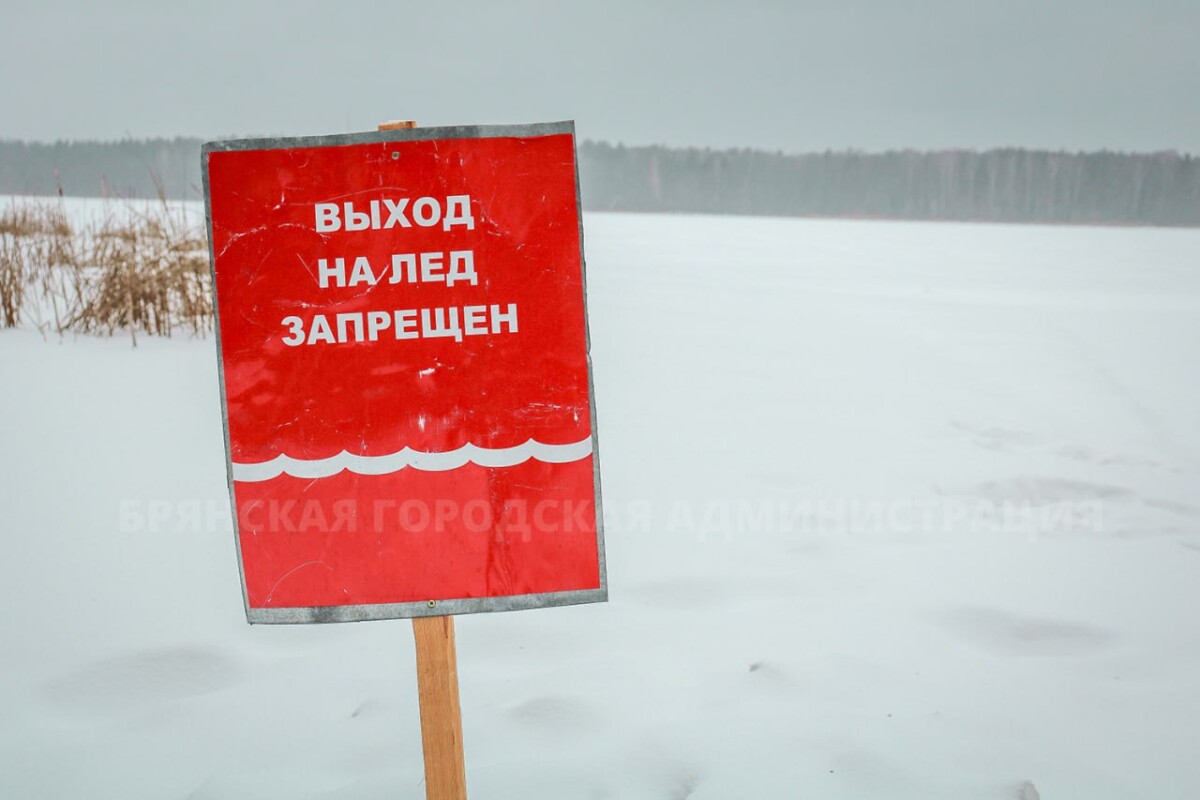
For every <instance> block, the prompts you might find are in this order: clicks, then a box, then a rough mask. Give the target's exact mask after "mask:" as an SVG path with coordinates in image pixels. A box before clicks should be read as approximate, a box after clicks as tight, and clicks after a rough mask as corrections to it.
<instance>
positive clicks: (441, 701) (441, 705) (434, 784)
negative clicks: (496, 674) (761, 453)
mask: <svg viewBox="0 0 1200 800" xmlns="http://www.w3.org/2000/svg"><path fill="white" fill-rule="evenodd" d="M412 623H413V639H414V640H415V641H416V644H417V692H418V694H419V695H420V698H421V746H422V748H423V749H424V751H425V797H426V799H427V800H466V797H467V772H466V763H465V761H464V759H463V738H462V711H461V709H460V708H459V705H458V660H457V657H456V655H455V651H454V617H413V621H412Z"/></svg>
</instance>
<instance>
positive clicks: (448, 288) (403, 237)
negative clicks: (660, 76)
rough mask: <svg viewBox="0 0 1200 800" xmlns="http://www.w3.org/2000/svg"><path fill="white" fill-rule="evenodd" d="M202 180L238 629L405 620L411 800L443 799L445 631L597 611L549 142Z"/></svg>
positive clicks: (246, 160)
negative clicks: (416, 792) (242, 614)
mask: <svg viewBox="0 0 1200 800" xmlns="http://www.w3.org/2000/svg"><path fill="white" fill-rule="evenodd" d="M203 158H204V179H205V196H206V200H207V204H208V223H209V239H210V242H211V247H212V266H213V277H214V287H215V292H216V300H217V315H218V341H219V347H218V350H219V359H220V367H221V383H222V403H223V407H224V411H225V420H226V451H227V455H228V464H227V466H228V473H229V485H230V493H231V497H232V501H233V508H234V522H235V531H236V534H237V544H238V554H239V559H240V566H241V574H242V589H243V595H244V600H245V605H246V615H247V618H248V620H249V621H250V622H252V623H258V622H264V623H314V622H348V621H358V620H372V619H389V618H398V617H412V618H413V622H414V634H415V636H416V640H417V655H418V672H419V678H420V682H421V686H420V689H421V701H422V709H421V715H422V732H423V739H424V746H425V763H426V777H427V794H428V796H429V797H461V796H465V787H464V786H463V779H462V774H463V768H462V749H461V748H462V741H461V727H460V723H459V722H458V689H457V676H456V666H455V661H454V629H453V619H452V617H450V616H448V615H451V614H459V613H472V612H484V611H507V610H517V609H528V608H537V607H542V606H554V605H566V604H572V603H588V602H601V601H603V600H605V599H606V597H607V582H606V579H605V567H604V547H603V532H602V525H601V513H600V485H599V465H598V461H597V453H596V432H595V409H594V406H593V402H592V396H593V394H592V382H591V368H590V360H589V357H588V340H587V320H586V306H585V294H584V272H583V253H582V233H581V225H580V212H579V202H578V189H577V176H576V158H575V138H574V126H573V124H572V123H547V124H535V125H524V126H478V127H453V128H414V127H412V126H411V124H405V123H389V124H387V125H384V126H381V130H379V131H375V132H369V133H359V134H347V135H339V136H323V137H311V138H296V139H255V140H234V141H221V142H213V143H210V144H207V145H205V147H204V154H203ZM422 618H427V619H422ZM427 716H428V719H427ZM450 717H452V719H450ZM439 726H440V727H439ZM431 751H432V752H431ZM455 759H457V761H455Z"/></svg>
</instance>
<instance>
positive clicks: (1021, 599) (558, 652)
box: [0, 214, 1200, 800]
mask: <svg viewBox="0 0 1200 800" xmlns="http://www.w3.org/2000/svg"><path fill="white" fill-rule="evenodd" d="M584 224H585V236H586V242H585V244H586V252H587V261H588V280H589V292H590V297H589V303H590V314H591V333H592V341H593V358H594V367H595V381H596V394H597V411H598V417H599V419H598V424H599V425H598V427H599V434H600V435H599V440H600V448H599V452H600V459H601V465H602V471H603V485H604V492H605V497H604V500H605V508H606V520H607V526H606V527H607V531H606V540H607V549H608V560H609V561H608V574H609V584H610V593H611V602H609V603H608V604H606V605H596V606H580V607H572V608H559V609H547V610H540V611H530V612H520V613H513V614H499V615H486V616H475V617H462V618H459V620H458V648H459V674H460V682H461V695H462V705H463V717H464V726H465V733H464V735H465V739H466V747H467V770H468V784H469V787H470V791H471V795H472V796H473V797H477V798H485V797H490V798H547V799H550V798H553V799H554V800H559V799H561V798H619V799H624V798H661V799H662V800H683V799H684V798H691V799H692V800H704V799H711V800H727V799H728V798H793V797H819V798H854V799H855V800H858V799H861V800H880V798H914V799H916V798H920V799H921V800H926V799H928V798H946V800H952V799H953V800H961V799H962V798H996V799H997V800H1000V799H1001V798H1018V797H1022V792H1024V796H1025V797H1026V798H1029V797H1033V796H1034V794H1032V793H1033V792H1034V791H1035V790H1034V789H1033V788H1032V787H1034V786H1036V791H1037V792H1038V793H1040V796H1041V797H1042V798H1047V800H1048V799H1049V798H1089V800H1104V799H1106V798H1111V799H1112V800H1126V799H1127V798H1130V797H1144V798H1156V800H1165V799H1167V798H1181V799H1182V798H1194V797H1196V796H1198V795H1200V766H1197V759H1196V753H1195V745H1196V742H1197V741H1200V626H1198V625H1197V624H1196V622H1195V619H1194V616H1195V610H1196V608H1197V607H1198V605H1200V368H1198V365H1200V259H1198V256H1200V231H1196V230H1156V229H1117V228H1071V227H1016V226H1005V225H967V224H921V223H891V222H854V221H816V220H779V219H747V218H719V217H700V216H697V217H681V216H634V215H619V214H591V215H588V216H586V217H585V220H584ZM214 346H215V345H214V340H213V339H212V338H209V339H207V340H202V339H190V338H187V337H186V336H185V337H182V338H175V339H170V340H163V339H152V338H147V337H139V346H138V348H137V349H131V348H130V345H129V340H128V339H127V338H124V337H120V336H118V337H115V338H112V339H101V338H89V337H67V339H66V340H63V341H59V340H57V339H54V338H51V339H50V340H45V339H44V338H43V336H42V335H41V334H40V333H38V332H36V331H34V330H29V329H25V330H15V331H0V367H2V374H3V379H2V380H0V418H2V419H3V422H2V423H0V425H2V426H3V433H2V436H0V441H2V442H3V451H4V459H3V467H0V469H2V470H3V473H2V474H0V477H2V480H0V486H3V489H2V495H3V497H4V503H3V508H4V512H5V513H4V515H3V523H2V526H3V527H2V531H3V534H4V537H3V540H4V543H5V545H6V552H5V557H4V558H3V559H2V560H0V602H2V603H3V605H4V607H5V608H6V609H7V613H6V614H5V615H4V618H3V621H2V622H0V703H2V705H3V707H4V709H5V713H4V715H3V721H2V722H0V774H2V775H3V777H2V778H0V786H2V787H3V789H2V791H0V794H4V795H6V796H12V797H44V798H81V797H122V798H127V799H128V800H134V799H135V798H147V799H150V798H154V799H155V800H158V799H160V798H169V797H179V798H184V797H187V798H195V799H196V800H207V799H209V798H279V797H288V798H314V799H315V798H385V797H387V798H395V797H412V798H420V797H423V796H424V788H423V786H422V783H421V782H422V762H421V751H420V732H419V722H418V716H417V706H416V702H417V695H416V685H415V674H414V666H413V652H412V635H411V632H410V626H409V624H408V623H407V622H405V621H393V622H375V623H362V624H354V625H340V626H307V627H255V628H250V627H249V626H248V625H246V623H245V619H244V615H243V610H242V599H241V593H240V588H239V584H238V572H237V559H236V554H235V549H234V540H233V533H232V530H231V524H230V520H229V512H228V501H227V498H226V487H225V466H224V452H223V443H222V435H221V421H220V406H219V400H218V389H217V373H216V357H215V353H214Z"/></svg>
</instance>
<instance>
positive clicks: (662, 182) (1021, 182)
mask: <svg viewBox="0 0 1200 800" xmlns="http://www.w3.org/2000/svg"><path fill="white" fill-rule="evenodd" d="M200 144H201V142H200V140H198V139H189V138H175V139H148V140H136V139H127V140H124V141H119V142H94V141H91V142H58V143H54V144H40V143H27V142H16V141H0V194H32V195H53V194H56V193H62V194H65V195H69V196H81V197H96V196H115V197H154V196H156V195H159V194H162V195H164V196H166V197H171V198H181V199H200V196H201V190H200V156H199V152H200ZM579 171H580V184H581V192H582V198H583V205H584V208H586V209H595V210H612V211H647V212H684V213H706V214H743V215H764V216H810V217H859V218H880V219H921V220H935V219H947V220H977V221H1000V222H1041V223H1093V224H1118V225H1175V226H1196V225H1200V159H1197V158H1196V157H1193V156H1191V155H1187V154H1179V153H1176V152H1173V151H1168V152H1159V153H1120V152H1108V151H1101V152H1090V153H1069V152H1062V151H1058V152H1052V151H1044V150H1028V149H1017V148H1006V149H995V150H987V151H970V150H947V151H916V150H900V151H891V152H883V153H866V152H858V151H827V152H823V153H809V154H801V155H789V154H784V153H781V152H766V151H762V150H750V149H737V150H712V149H695V148H672V147H665V146H646V147H627V146H623V145H611V144H606V143H599V142H590V141H585V142H582V143H581V144H580V146H579Z"/></svg>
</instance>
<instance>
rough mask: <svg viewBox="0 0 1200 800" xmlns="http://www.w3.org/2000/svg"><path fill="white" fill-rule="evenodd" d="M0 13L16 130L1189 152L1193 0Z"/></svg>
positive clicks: (1198, 76)
mask: <svg viewBox="0 0 1200 800" xmlns="http://www.w3.org/2000/svg"><path fill="white" fill-rule="evenodd" d="M4 5H5V6H12V5H14V4H13V3H11V2H9V1H8V0H5V2H4ZM0 11H2V15H3V20H4V22H3V28H4V29H5V34H6V35H5V37H4V40H5V41H4V47H3V48H0V72H2V74H3V75H4V76H5V78H4V81H3V88H2V89H0V138H8V139H12V138H21V139H34V140H51V139H59V138H104V139H113V138H120V137H122V136H125V135H132V136H135V137H144V136H174V135H194V136H203V137H215V136H221V135H229V134H259V133H273V134H285V135H301V134H315V133H333V132H340V131H347V130H365V129H369V128H373V127H374V126H375V124H376V123H377V122H379V121H382V120H384V119H390V118H413V119H416V120H418V122H420V123H421V124H422V125H437V124H455V123H474V122H488V123H491V122H531V121H539V120H554V119H568V118H570V119H575V120H576V121H577V123H578V131H579V134H580V136H581V137H583V138H591V139H604V140H608V141H613V142H616V141H622V142H625V143H628V144H650V143H667V144H672V145H701V146H718V147H726V146H749V147H765V148H770V149H780V150H784V151H789V152H797V151H806V150H818V149H825V148H833V149H842V148H847V147H855V148H862V149H867V150H880V149H886V148H895V147H916V148H938V147H974V148H983V147H991V146H1003V145H1020V146H1029V147H1048V148H1055V149H1057V148H1067V149H1071V150H1074V149H1097V148H1104V147H1107V148H1111V149H1126V150H1157V149H1171V148H1173V149H1178V150H1184V151H1188V152H1192V153H1200V44H1198V42H1200V2H1197V0H1143V1H1142V2H1131V1H1129V0H1118V1H1116V2H1104V0H1063V1H1062V2H1055V0H1042V2H1026V0H1009V1H1006V2H1000V1H997V2H993V3H970V2H945V1H939V2H922V1H921V0H912V1H911V2H888V0H838V1H836V2H828V3H807V2H792V3H788V2H750V1H749V0H746V1H745V2H742V3H737V4H735V3H710V2H702V1H701V2H690V3H689V2H652V1H651V0H645V2H625V1H624V0H609V1H608V2H605V1H603V0H597V1H596V2H590V3H587V4H576V3H568V2H508V3H506V2H499V1H497V2H490V3H489V2H475V1H474V0H459V1H458V2H448V3H435V2H424V3H411V2H390V3H384V2H334V1H333V0H327V2H308V1H307V0H304V1H303V2H299V1H297V2H287V3H278V2H269V3H267V2H264V3H255V2H251V0H244V2H241V3H234V2H227V1H226V0H209V1H208V2H203V3H190V2H160V3H152V2H148V1H147V2H134V1H133V0H105V2H102V3H94V2H91V3H53V2H44V3H26V4H22V5H21V6H20V7H5V8H2V9H0Z"/></svg>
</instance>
